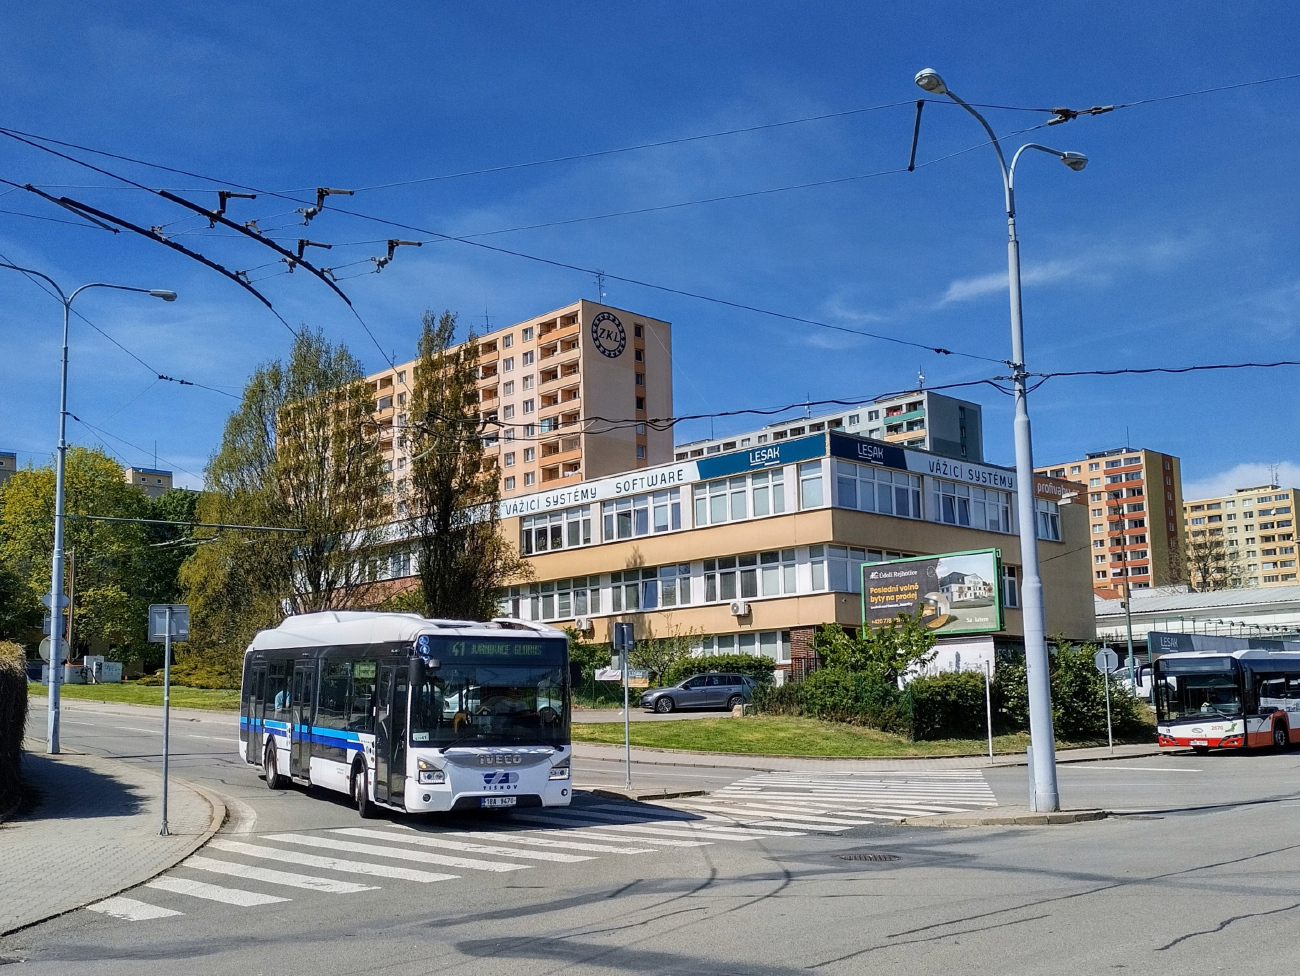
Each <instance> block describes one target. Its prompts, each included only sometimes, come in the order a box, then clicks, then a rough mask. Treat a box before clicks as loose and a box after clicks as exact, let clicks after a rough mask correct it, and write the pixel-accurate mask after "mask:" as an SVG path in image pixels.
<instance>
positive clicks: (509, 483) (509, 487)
mask: <svg viewBox="0 0 1300 976" xmlns="http://www.w3.org/2000/svg"><path fill="white" fill-rule="evenodd" d="M514 490H515V477H514V475H511V476H510V477H509V478H507V479H506V491H514Z"/></svg>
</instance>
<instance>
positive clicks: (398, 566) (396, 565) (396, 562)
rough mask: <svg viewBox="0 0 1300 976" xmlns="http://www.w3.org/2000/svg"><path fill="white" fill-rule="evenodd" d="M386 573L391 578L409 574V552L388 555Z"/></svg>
mask: <svg viewBox="0 0 1300 976" xmlns="http://www.w3.org/2000/svg"><path fill="white" fill-rule="evenodd" d="M388 575H389V577H390V578H391V579H400V578H401V577H403V576H410V575H411V554H410V553H409V552H395V553H392V554H391V555H390V556H389V557H388Z"/></svg>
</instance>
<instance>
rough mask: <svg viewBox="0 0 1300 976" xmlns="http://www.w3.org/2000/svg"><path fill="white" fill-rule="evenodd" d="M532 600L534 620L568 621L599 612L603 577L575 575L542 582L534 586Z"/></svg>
mask: <svg viewBox="0 0 1300 976" xmlns="http://www.w3.org/2000/svg"><path fill="white" fill-rule="evenodd" d="M530 602H531V604H532V607H531V609H532V614H531V617H532V619H533V620H569V619H571V618H573V617H582V616H586V615H587V614H589V613H600V577H599V576H576V577H574V578H573V579H562V580H556V581H555V582H553V583H542V584H541V585H540V586H534V587H533V588H532V597H531V600H530Z"/></svg>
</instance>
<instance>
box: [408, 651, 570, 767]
mask: <svg viewBox="0 0 1300 976" xmlns="http://www.w3.org/2000/svg"><path fill="white" fill-rule="evenodd" d="M564 678H565V675H564V672H563V670H562V669H560V668H553V667H515V666H502V665H493V664H453V663H445V664H443V665H442V667H440V668H439V669H438V670H436V671H430V672H428V673H427V674H426V676H425V680H424V681H423V682H422V684H421V685H420V687H419V688H418V689H417V690H416V692H415V694H414V696H413V697H412V700H411V744H412V745H413V746H433V747H436V748H444V749H445V748H447V747H448V746H452V745H467V746H495V745H548V746H559V745H566V744H567V743H568V741H569V709H568V703H567V700H566V699H567V697H568V696H567V695H566V694H565V689H564Z"/></svg>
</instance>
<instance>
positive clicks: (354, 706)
mask: <svg viewBox="0 0 1300 976" xmlns="http://www.w3.org/2000/svg"><path fill="white" fill-rule="evenodd" d="M374 695H375V662H374V661H357V662H356V663H355V664H354V665H353V666H352V690H351V692H350V693H349V695H348V724H347V727H348V731H349V732H372V731H374Z"/></svg>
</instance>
